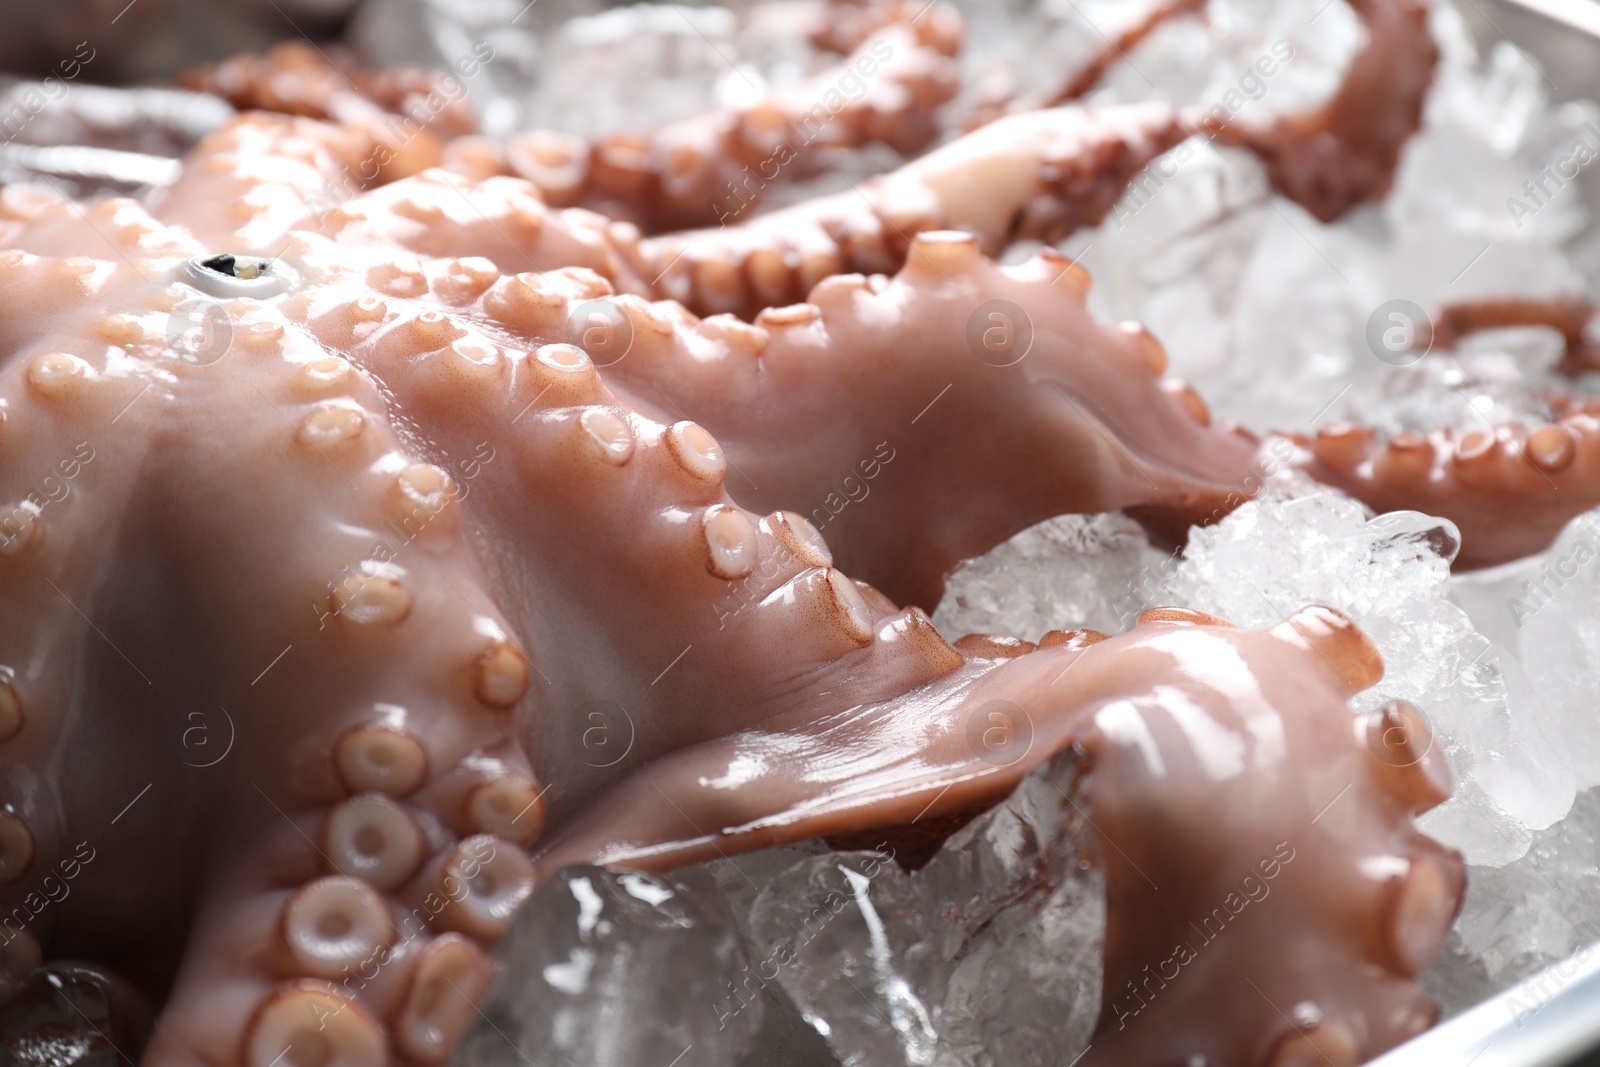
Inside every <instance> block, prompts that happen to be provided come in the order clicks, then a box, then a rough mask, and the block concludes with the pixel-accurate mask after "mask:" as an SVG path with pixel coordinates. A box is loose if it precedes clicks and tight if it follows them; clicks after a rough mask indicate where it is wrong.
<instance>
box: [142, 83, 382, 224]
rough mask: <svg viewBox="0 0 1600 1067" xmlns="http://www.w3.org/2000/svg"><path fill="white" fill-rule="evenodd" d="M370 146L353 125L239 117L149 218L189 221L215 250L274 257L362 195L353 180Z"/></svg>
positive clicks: (206, 142)
mask: <svg viewBox="0 0 1600 1067" xmlns="http://www.w3.org/2000/svg"><path fill="white" fill-rule="evenodd" d="M369 144H370V142H369V141H368V140H367V139H366V138H365V137H364V136H363V135H362V134H361V133H360V132H359V131H357V130H354V129H353V128H351V127H348V126H336V125H331V124H329V123H324V122H317V121H314V120H312V119H295V118H284V117H282V116H275V115H266V114H248V115H240V116H238V117H236V118H233V119H230V120H229V121H228V122H226V123H224V124H223V125H222V126H220V127H218V128H217V129H216V130H213V131H212V132H211V133H209V134H207V135H206V137H205V138H204V139H203V140H202V141H201V142H200V144H199V145H198V146H197V147H196V148H195V150H194V152H192V153H191V154H190V155H189V156H188V157H187V158H186V159H185V161H184V166H183V170H182V171H181V173H180V174H179V176H178V180H177V181H176V182H174V183H173V184H172V185H170V186H168V187H167V188H165V189H163V190H160V191H159V192H158V193H157V194H156V195H155V196H154V197H152V200H151V204H150V211H151V214H152V215H153V216H154V217H155V218H156V219H158V220H160V221H161V222H163V223H168V224H170V223H171V222H172V221H173V220H174V219H177V218H182V219H183V222H184V226H183V228H184V229H185V230H187V231H188V232H189V233H190V234H192V235H193V236H194V237H195V238H197V239H198V240H199V241H200V242H201V243H202V244H204V245H205V246H206V247H208V248H213V249H215V248H226V249H229V250H231V251H233V252H235V253H249V254H253V255H263V256H275V255H277V254H278V253H279V252H281V251H282V250H283V245H284V243H285V242H286V241H287V240H288V234H289V233H290V231H291V230H292V229H294V228H295V227H296V226H298V225H302V224H304V223H305V222H306V221H307V220H310V219H314V218H316V216H317V215H318V214H319V211H328V210H330V209H331V207H332V206H333V205H334V204H337V202H338V201H339V200H341V199H343V198H345V197H348V196H350V195H352V194H353V193H354V192H355V191H357V190H359V189H360V188H361V182H360V181H359V180H357V179H355V178H354V175H355V173H356V168H359V166H360V164H361V158H362V156H363V154H364V152H365V151H366V150H367V149H368V147H369Z"/></svg>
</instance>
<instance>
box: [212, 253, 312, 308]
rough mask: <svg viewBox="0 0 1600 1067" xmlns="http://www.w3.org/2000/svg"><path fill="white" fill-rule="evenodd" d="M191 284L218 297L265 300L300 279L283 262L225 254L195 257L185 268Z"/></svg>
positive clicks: (283, 290)
mask: <svg viewBox="0 0 1600 1067" xmlns="http://www.w3.org/2000/svg"><path fill="white" fill-rule="evenodd" d="M186 273H187V278H186V279H185V280H186V281H187V282H188V283H189V284H190V285H192V286H194V287H195V288H196V289H198V290H200V291H201V292H202V293H206V294H208V295H210V296H216V297H236V296H249V297H255V298H257V299H263V298H266V297H269V296H277V295H278V294H280V293H283V292H286V291H288V290H289V289H290V288H291V287H292V286H293V285H294V284H295V282H296V281H298V279H297V278H296V276H295V273H294V271H293V270H291V269H290V268H289V266H288V264H286V263H284V262H283V260H281V259H265V258H263V257H261V256H236V255H233V254H232V253H230V252H224V253H222V254H220V255H215V256H196V257H195V258H194V259H191V260H190V261H189V262H188V265H187V267H186Z"/></svg>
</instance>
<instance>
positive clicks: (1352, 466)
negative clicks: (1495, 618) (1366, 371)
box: [1295, 408, 1600, 568]
mask: <svg viewBox="0 0 1600 1067" xmlns="http://www.w3.org/2000/svg"><path fill="white" fill-rule="evenodd" d="M1295 463H1296V465H1297V466H1299V467H1300V468H1301V469H1302V470H1304V471H1305V472H1306V473H1308V474H1310V475H1311V476H1312V477H1313V478H1315V479H1317V480H1318V481H1320V482H1324V483H1326V484H1328V485H1333V486H1336V487H1338V488H1340V489H1342V490H1344V491H1345V492H1347V493H1349V494H1350V495H1351V496H1354V497H1356V498H1357V499H1359V500H1361V501H1362V502H1363V503H1365V504H1367V505H1368V506H1369V507H1372V508H1374V509H1376V510H1377V511H1379V512H1384V511H1402V510H1414V511H1424V512H1427V513H1428V514H1430V515H1440V516H1443V517H1445V518H1447V519H1450V520H1451V521H1452V522H1454V523H1455V524H1456V526H1457V527H1459V528H1460V530H1461V552H1460V554H1459V555H1458V556H1457V557H1456V559H1455V565H1456V566H1457V567H1462V568H1473V567H1487V566H1493V565H1494V564H1497V563H1504V562H1506V561H1508V560H1513V559H1520V558H1521V557H1523V556H1526V555H1529V554H1531V553H1534V552H1538V551H1540V550H1541V549H1543V548H1546V547H1547V546H1549V544H1550V543H1551V542H1552V541H1554V540H1555V538H1556V535H1557V534H1559V533H1560V532H1561V529H1562V527H1564V526H1566V524H1567V522H1568V521H1570V520H1571V519H1572V518H1574V517H1575V516H1577V515H1580V514H1582V513H1583V512H1585V511H1588V510H1589V509H1591V508H1593V507H1596V506H1600V420H1597V419H1596V417H1595V415H1594V414H1592V413H1590V412H1587V411H1584V410H1581V408H1580V410H1577V411H1574V412H1572V413H1570V414H1567V415H1565V416H1563V417H1561V418H1560V419H1559V420H1557V421H1556V422H1553V423H1548V424H1546V425H1544V426H1539V427H1536V428H1533V429H1529V428H1528V427H1526V426H1521V425H1509V426H1495V427H1492V428H1490V427H1485V428H1483V429H1476V430H1468V431H1466V432H1464V433H1457V432H1453V431H1451V430H1448V429H1444V430H1435V431H1433V432H1431V433H1428V434H1419V433H1403V434H1398V435H1396V436H1395V437H1393V438H1392V439H1390V440H1389V441H1388V442H1387V443H1382V442H1380V441H1379V440H1378V435H1377V434H1375V433H1374V432H1372V431H1371V430H1369V429H1367V428H1365V427H1361V426H1355V425H1351V424H1345V423H1341V424H1337V425H1334V426H1330V427H1326V428H1324V429H1323V430H1321V431H1319V432H1318V434H1317V436H1316V438H1315V439H1314V440H1301V441H1299V443H1298V451H1297V457H1296V459H1295Z"/></svg>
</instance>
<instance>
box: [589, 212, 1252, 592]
mask: <svg viewBox="0 0 1600 1067" xmlns="http://www.w3.org/2000/svg"><path fill="white" fill-rule="evenodd" d="M1088 287H1089V276H1088V274H1087V272H1086V271H1084V270H1083V269H1082V268H1081V267H1078V266H1076V265H1074V264H1071V263H1069V262H1067V261H1066V260H1065V259H1063V258H1062V257H1061V256H1059V255H1057V254H1055V253H1053V252H1045V253H1041V254H1039V255H1037V256H1035V257H1034V258H1033V259H1031V260H1029V261H1027V262H1025V263H1021V264H1017V265H1015V266H1000V265H998V264H996V263H994V262H993V261H992V260H990V259H988V258H987V257H985V256H984V255H983V254H982V252H981V250H980V249H979V247H978V242H977V239H976V238H974V237H972V236H971V235H969V234H965V233H959V232H945V231H934V232H928V233H923V234H922V235H920V236H918V237H917V238H915V239H914V240H913V242H912V253H911V255H910V256H909V257H908V259H907V262H906V265H905V267H904V268H903V269H902V270H901V271H900V272H899V273H898V274H897V275H896V276H895V277H893V278H882V277H876V278H864V277H861V276H859V275H853V276H852V275H843V276H837V277H834V278H830V279H828V280H826V281H824V282H822V283H821V284H820V285H818V286H817V288H816V289H814V290H813V291H812V292H811V294H810V300H809V302H808V303H805V304H798V305H794V306H791V307H787V308H778V309H773V310H770V311H766V312H763V313H762V314H761V315H759V316H758V317H757V319H756V322H755V325H754V327H753V328H752V327H749V326H744V325H742V324H740V323H737V322H736V321H734V320H731V319H730V318H728V317H726V316H718V317H713V318H710V319H706V320H704V321H703V322H700V323H698V324H691V325H689V326H686V327H685V326H678V325H675V324H674V320H673V319H672V318H671V317H670V316H669V315H668V314H666V313H664V312H663V311H661V310H659V308H660V306H659V305H658V306H657V307H656V308H652V307H650V306H648V305H645V304H643V302H640V303H638V304H634V303H631V302H628V301H627V300H619V301H618V307H619V309H621V311H623V312H624V313H625V314H626V316H627V319H628V322H629V324H630V329H631V334H632V336H633V338H634V341H633V348H632V349H631V350H629V351H628V353H627V355H626V358H623V359H620V360H619V361H617V362H616V363H614V364H613V365H612V367H611V368H610V369H611V372H612V373H613V375H614V376H615V377H616V378H617V379H618V380H619V381H622V382H624V383H626V384H628V385H629V386H630V387H632V389H633V391H634V393H635V395H637V396H639V397H640V399H641V401H642V402H644V403H645V404H646V405H648V406H650V407H653V408H655V409H657V410H662V411H666V412H669V413H674V414H675V415H676V416H677V417H689V418H694V419H696V420H698V421H700V422H702V423H703V424H704V425H706V426H707V427H708V428H709V429H710V430H711V431H712V432H713V433H714V434H715V435H716V436H717V439H718V440H719V441H721V442H722V443H723V446H724V447H725V448H726V449H727V453H728V456H729V459H730V461H731V462H732V464H733V465H734V473H733V474H731V475H730V480H729V489H730V491H731V492H732V493H733V495H734V496H735V497H736V498H737V499H739V500H740V501H741V502H744V503H746V504H748V505H750V506H752V507H754V508H756V509H758V510H770V509H775V508H778V507H790V508H793V509H795V510H798V511H802V512H803V513H805V514H806V515H807V517H808V518H809V519H810V520H811V521H812V522H813V523H814V524H815V525H816V526H818V527H819V528H821V529H822V530H823V531H824V532H825V533H826V534H827V536H828V539H829V541H830V543H831V544H832V545H833V548H834V553H835V555H836V557H837V559H838V561H839V564H840V566H842V567H844V568H845V569H846V571H847V572H849V573H850V574H853V575H856V576H859V577H861V578H863V579H865V580H866V581H868V582H870V583H871V584H872V585H874V586H876V587H877V588H880V589H882V590H883V591H884V592H885V593H887V594H888V595H889V597H890V599H891V600H893V601H895V602H897V603H911V604H918V605H920V606H922V607H924V608H926V609H928V610H932V608H933V607H934V605H935V604H937V602H938V600H939V596H940V594H941V592H942V589H943V580H944V575H945V574H946V573H948V572H949V571H950V570H951V569H953V568H954V566H955V565H956V564H957V563H958V562H959V561H960V560H962V559H965V558H968V557H971V556H974V555H977V554H979V553H981V552H983V551H985V550H986V549H987V548H988V547H989V546H991V545H994V544H997V543H999V542H1000V541H1003V540H1004V539H1005V538H1007V537H1009V536H1011V535H1012V534H1014V533H1016V532H1017V531H1019V530H1021V529H1023V528H1025V527H1027V526H1029V525H1032V524H1033V523H1035V522H1039V521H1042V520H1043V519H1045V518H1048V517H1050V516H1053V515H1057V514H1063V513H1068V512H1080V513H1089V512H1098V511H1108V510H1115V509H1118V508H1124V507H1130V506H1134V505H1140V504H1167V505H1172V506H1177V505H1185V504H1186V505H1189V506H1191V507H1195V508H1198V507H1200V505H1201V504H1202V502H1207V501H1212V500H1214V499H1216V498H1220V497H1224V496H1226V495H1227V494H1228V493H1230V492H1231V491H1234V490H1236V489H1238V487H1239V484H1240V482H1241V481H1242V480H1243V479H1245V478H1246V477H1247V476H1248V475H1249V473H1250V471H1251V467H1252V463H1253V462H1254V460H1255V455H1256V446H1255V444H1254V442H1253V441H1252V440H1250V439H1249V438H1247V437H1246V436H1243V435H1241V434H1239V433H1238V432H1236V431H1235V430H1234V429H1233V428H1231V427H1229V426H1222V425H1217V426H1212V425H1211V424H1210V417H1209V415H1208V413H1207V412H1206V410H1205V406H1204V404H1203V403H1201V402H1200V401H1199V398H1198V397H1197V396H1196V395H1195V394H1194V392H1193V390H1191V389H1189V388H1188V387H1187V386H1185V385H1184V384H1183V383H1181V382H1177V381H1175V380H1166V379H1163V374H1164V372H1165V369H1166V356H1165V353H1164V352H1163V351H1162V348H1161V345H1160V343H1159V342H1158V341H1156V339H1155V338H1154V337H1152V336H1151V335H1150V334H1149V332H1148V331H1146V330H1144V329H1143V328H1142V327H1139V326H1137V324H1132V323H1123V324H1120V325H1116V326H1113V325H1110V324H1106V323H1102V322H1099V321H1097V320H1096V319H1094V317H1093V316H1091V315H1090V314H1089V312H1088V310H1087V309H1086V307H1085V306H1084V297H1085V295H1086V293H1087V291H1088ZM669 331H670V332H669ZM797 441H805V442H807V445H806V448H805V449H803V450H802V449H798V448H796V447H794V442H797ZM954 499H969V500H981V501H983V502H984V503H983V504H981V505H979V506H976V507H970V508H953V507H950V506H948V505H949V501H951V500H954Z"/></svg>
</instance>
